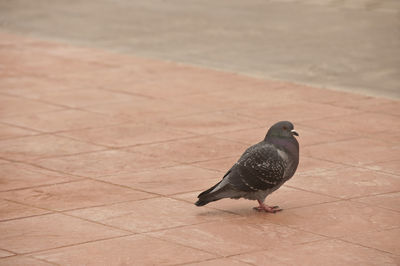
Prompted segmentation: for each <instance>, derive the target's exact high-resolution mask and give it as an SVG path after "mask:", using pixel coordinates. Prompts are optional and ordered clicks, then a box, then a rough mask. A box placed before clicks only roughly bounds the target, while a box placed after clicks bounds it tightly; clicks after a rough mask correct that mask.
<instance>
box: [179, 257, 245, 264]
mask: <svg viewBox="0 0 400 266" xmlns="http://www.w3.org/2000/svg"><path fill="white" fill-rule="evenodd" d="M185 265H187V266H230V265H233V266H249V264H248V263H244V262H240V261H237V260H233V259H231V258H222V259H211V260H206V261H202V262H194V263H189V264H185Z"/></svg>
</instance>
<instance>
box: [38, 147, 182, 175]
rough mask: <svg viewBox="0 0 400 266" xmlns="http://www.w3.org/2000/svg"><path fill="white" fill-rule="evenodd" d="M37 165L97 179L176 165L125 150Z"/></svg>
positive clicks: (102, 152) (64, 158)
mask: <svg viewBox="0 0 400 266" xmlns="http://www.w3.org/2000/svg"><path fill="white" fill-rule="evenodd" d="M35 164H38V165H40V166H43V167H46V168H49V169H54V170H57V171H61V172H64V173H69V174H75V175H79V176H86V177H95V178H96V177H102V176H110V175H117V174H127V173H132V172H135V171H143V170H146V169H155V168H161V167H165V166H171V165H174V164H176V163H174V162H172V161H171V160H170V159H169V158H165V157H164V158H162V159H161V158H160V157H159V156H157V155H156V154H154V155H153V156H151V155H150V156H149V155H144V154H141V153H133V152H127V151H123V150H107V151H100V152H91V153H85V154H78V155H73V156H63V157H59V158H48V159H43V160H37V161H35Z"/></svg>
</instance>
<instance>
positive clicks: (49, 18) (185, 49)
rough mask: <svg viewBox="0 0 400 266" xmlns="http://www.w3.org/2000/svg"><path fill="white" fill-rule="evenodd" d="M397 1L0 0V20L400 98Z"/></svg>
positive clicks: (9, 26) (150, 53) (111, 46)
mask: <svg viewBox="0 0 400 266" xmlns="http://www.w3.org/2000/svg"><path fill="white" fill-rule="evenodd" d="M399 11H400V2H399V1H397V0H386V1H380V0H356V1H355V0H347V1H346V0H343V1H330V0H329V1H328V0H307V1H298V0H287V1H284V0H281V1H265V0H253V1H239V0H234V1H223V0H217V1H215V0H207V1H194V0H192V1H178V0H169V1H164V0H150V1H145V2H143V1H126V0H118V1H108V0H99V1H84V0H75V1H52V0H38V1H29V0H13V1H6V0H2V1H0V25H1V26H0V27H1V29H3V30H9V31H14V32H20V33H22V34H28V35H31V36H37V37H41V38H46V39H53V40H61V41H65V42H68V43H73V44H79V45H85V46H89V47H99V48H105V49H108V50H113V51H118V52H124V53H129V54H133V55H136V56H143V57H147V58H158V59H163V60H170V61H174V62H182V63H187V64H193V65H199V66H203V67H206V68H213V69H221V70H226V71H230V72H237V73H244V74H248V75H251V76H256V77H261V78H267V79H276V80H285V81H292V82H296V83H303V84H312V85H315V86H318V87H326V88H332V89H339V90H347V91H351V92H358V93H364V94H368V95H376V96H384V97H391V98H399V97H400V87H399V84H400V54H399V47H400V32H399V29H400V20H399Z"/></svg>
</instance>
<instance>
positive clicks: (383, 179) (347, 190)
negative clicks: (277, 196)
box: [290, 167, 400, 198]
mask: <svg viewBox="0 0 400 266" xmlns="http://www.w3.org/2000/svg"><path fill="white" fill-rule="evenodd" d="M290 185H291V186H294V187H297V188H301V189H304V190H307V191H312V192H317V193H321V194H325V195H329V196H332V197H336V198H354V197H361V196H368V195H375V194H381V193H388V192H394V191H400V178H399V177H398V176H394V175H391V174H386V173H382V172H377V171H373V170H367V169H364V168H358V167H343V168H341V169H333V170H326V171H322V172H313V173H312V172H311V173H310V172H309V173H307V174H304V175H300V176H295V177H294V178H292V179H291V180H290Z"/></svg>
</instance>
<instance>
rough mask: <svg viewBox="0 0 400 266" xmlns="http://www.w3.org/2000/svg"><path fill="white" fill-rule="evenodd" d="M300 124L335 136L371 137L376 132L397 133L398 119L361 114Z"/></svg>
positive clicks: (388, 116)
mask: <svg viewBox="0 0 400 266" xmlns="http://www.w3.org/2000/svg"><path fill="white" fill-rule="evenodd" d="M310 120H311V119H310ZM302 124H304V125H305V126H309V127H314V128H318V129H323V130H327V131H330V132H332V133H336V134H346V135H352V136H371V134H373V133H378V132H385V133H386V134H387V132H388V131H389V132H393V131H394V132H396V131H399V128H400V118H399V117H397V116H393V115H387V114H380V113H372V112H363V113H357V114H351V115H342V116H340V117H332V118H324V119H319V120H311V121H306V122H302ZM390 134H391V133H390Z"/></svg>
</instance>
